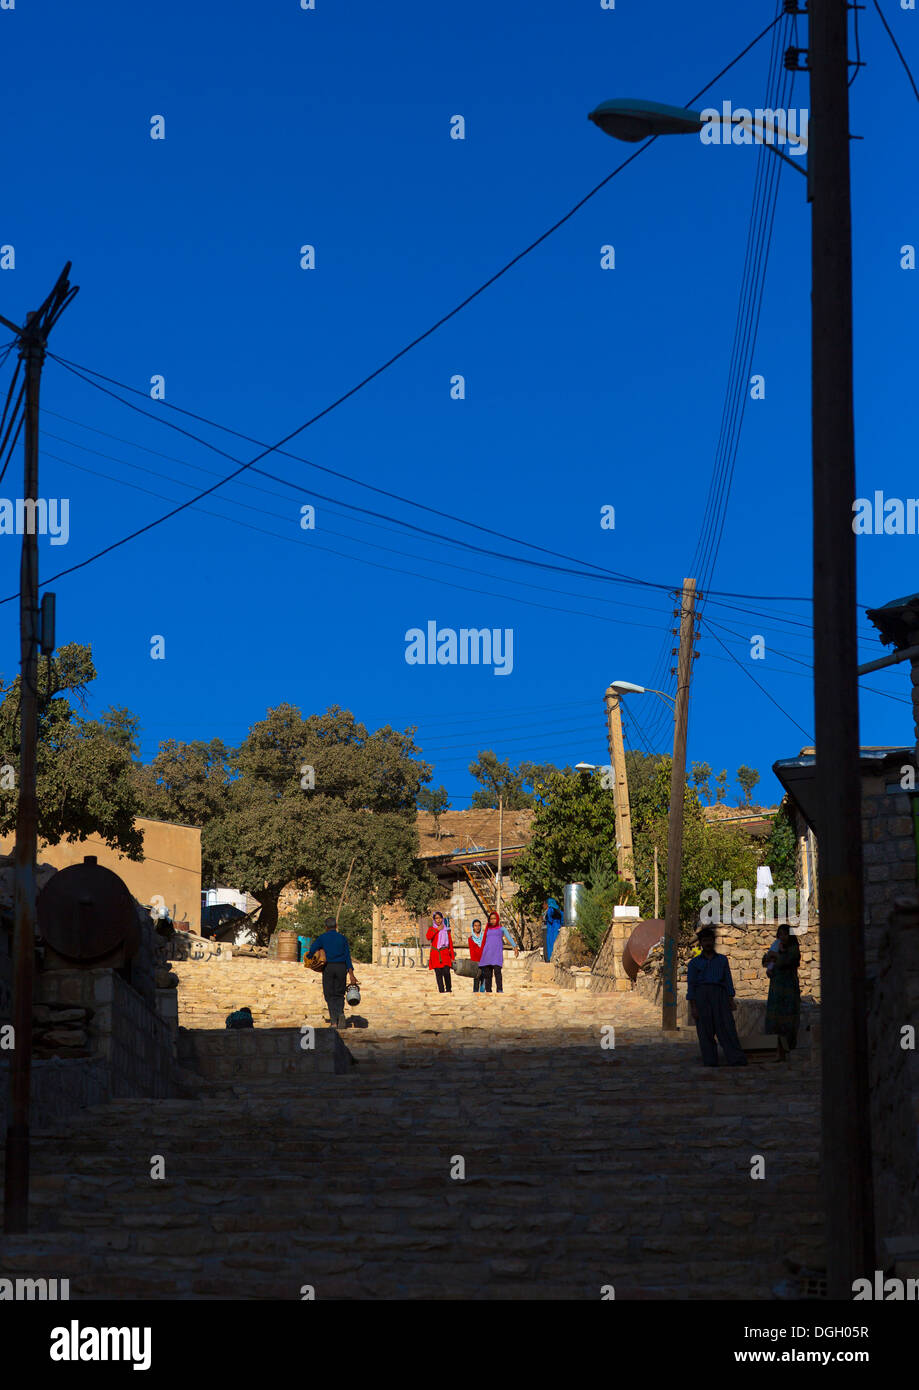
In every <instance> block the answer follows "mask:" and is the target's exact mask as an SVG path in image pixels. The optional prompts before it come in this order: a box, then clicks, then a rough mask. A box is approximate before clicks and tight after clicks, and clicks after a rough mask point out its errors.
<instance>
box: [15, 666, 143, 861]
mask: <svg viewBox="0 0 919 1390" xmlns="http://www.w3.org/2000/svg"><path fill="white" fill-rule="evenodd" d="M95 678H96V668H95V666H94V665H93V659H92V650H91V648H90V647H88V646H83V645H81V644H79V643H76V642H71V643H68V644H67V645H65V646H63V647H61V648H60V649H59V650H58V651H57V653H56V654H55V655H54V656H53V657H52V658H51V663H50V681H49V672H48V665H47V663H46V662H44V661H41V662H39V668H38V681H37V690H38V747H37V779H36V781H37V792H38V834H39V837H40V838H41V839H43V840H45V841H46V842H47V843H48V844H50V845H56V844H59V843H60V841H61V840H68V841H70V842H80V841H82V840H86V839H88V838H89V836H91V835H93V836H98V838H99V839H101V840H104V841H105V843H106V844H107V845H108V846H109V847H110V848H111V849H115V850H118V851H119V852H121V853H122V854H125V855H126V856H127V857H128V858H129V859H141V858H143V835H142V834H141V832H140V831H139V830H137V829H136V828H135V825H134V818H135V816H136V815H137V814H138V813H139V800H138V790H137V784H136V780H135V772H134V767H133V764H132V756H131V755H132V749H133V747H135V746H136V728H137V719H136V717H135V716H134V715H131V714H129V712H128V711H127V710H121V711H112V710H110V711H107V712H106V713H105V714H104V715H103V716H102V717H101V718H100V719H87V718H85V716H84V715H83V714H82V713H81V711H82V710H85V708H86V691H87V687H88V686H89V685H90V684H91V683H92V681H94V680H95ZM19 690H20V677H19V676H16V677H15V678H14V679H13V680H12V681H11V682H10V683H9V684H6V683H2V684H0V749H2V754H0V761H2V762H4V763H6V764H8V765H9V766H10V767H12V768H14V769H16V768H18V766H19V738H20V729H19ZM68 697H69V698H68ZM129 733H130V737H128V736H127V735H128V734H129ZM16 783H17V785H16V786H15V787H13V788H4V790H3V791H0V833H2V834H8V833H9V832H10V831H11V830H13V829H14V828H15V825H16V816H17V811H18V806H19V792H18V777H17V778H16Z"/></svg>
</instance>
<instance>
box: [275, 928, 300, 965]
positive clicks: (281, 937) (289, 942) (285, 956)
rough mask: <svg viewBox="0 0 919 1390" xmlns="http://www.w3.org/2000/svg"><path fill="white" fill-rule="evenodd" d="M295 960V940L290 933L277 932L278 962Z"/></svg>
mask: <svg viewBox="0 0 919 1390" xmlns="http://www.w3.org/2000/svg"><path fill="white" fill-rule="evenodd" d="M296 959H297V938H296V936H295V935H294V933H293V932H292V931H282V932H278V960H292V961H296Z"/></svg>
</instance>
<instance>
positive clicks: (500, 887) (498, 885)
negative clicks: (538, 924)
mask: <svg viewBox="0 0 919 1390" xmlns="http://www.w3.org/2000/svg"><path fill="white" fill-rule="evenodd" d="M503 879H504V797H503V796H502V795H500V794H499V796H498V874H497V878H496V879H495V911H496V912H497V914H498V916H499V917H500V916H501V899H502V897H503V894H504V882H503Z"/></svg>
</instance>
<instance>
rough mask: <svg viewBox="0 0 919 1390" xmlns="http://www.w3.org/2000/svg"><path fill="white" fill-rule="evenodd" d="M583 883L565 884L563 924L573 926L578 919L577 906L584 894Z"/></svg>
mask: <svg viewBox="0 0 919 1390" xmlns="http://www.w3.org/2000/svg"><path fill="white" fill-rule="evenodd" d="M584 892H585V889H584V885H583V883H566V884H565V926H566V927H573V926H574V925H575V924H576V922H577V920H578V906H579V904H580V902H581V899H582V898H583V896H584Z"/></svg>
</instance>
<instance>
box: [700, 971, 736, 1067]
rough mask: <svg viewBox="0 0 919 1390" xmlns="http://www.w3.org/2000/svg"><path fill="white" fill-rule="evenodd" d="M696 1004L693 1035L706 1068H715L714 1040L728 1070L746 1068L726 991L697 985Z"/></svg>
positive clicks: (716, 1055)
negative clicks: (696, 1039) (696, 1017)
mask: <svg viewBox="0 0 919 1390" xmlns="http://www.w3.org/2000/svg"><path fill="white" fill-rule="evenodd" d="M695 1003H696V1008H697V1009H698V1011H699V1017H698V1019H697V1020H696V1033H697V1035H698V1038H699V1047H700V1049H701V1052H702V1061H703V1062H704V1063H705V1065H706V1066H707V1067H717V1065H718V1047H717V1045H716V1043H715V1039H716V1038H717V1039H718V1042H720V1044H721V1046H722V1048H723V1049H724V1055H725V1057H726V1058H727V1064H728V1066H729V1067H745V1066H746V1065H747V1055H746V1053H745V1052H744V1050H743V1048H742V1047H741V1045H740V1039H739V1038H738V1036H737V1025H736V1024H735V1022H734V1015H733V1013H732V1012H731V997H730V995H729V994H728V992H727V990H726V989H724V988H723V986H721V985H697V986H696V1000H695Z"/></svg>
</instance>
